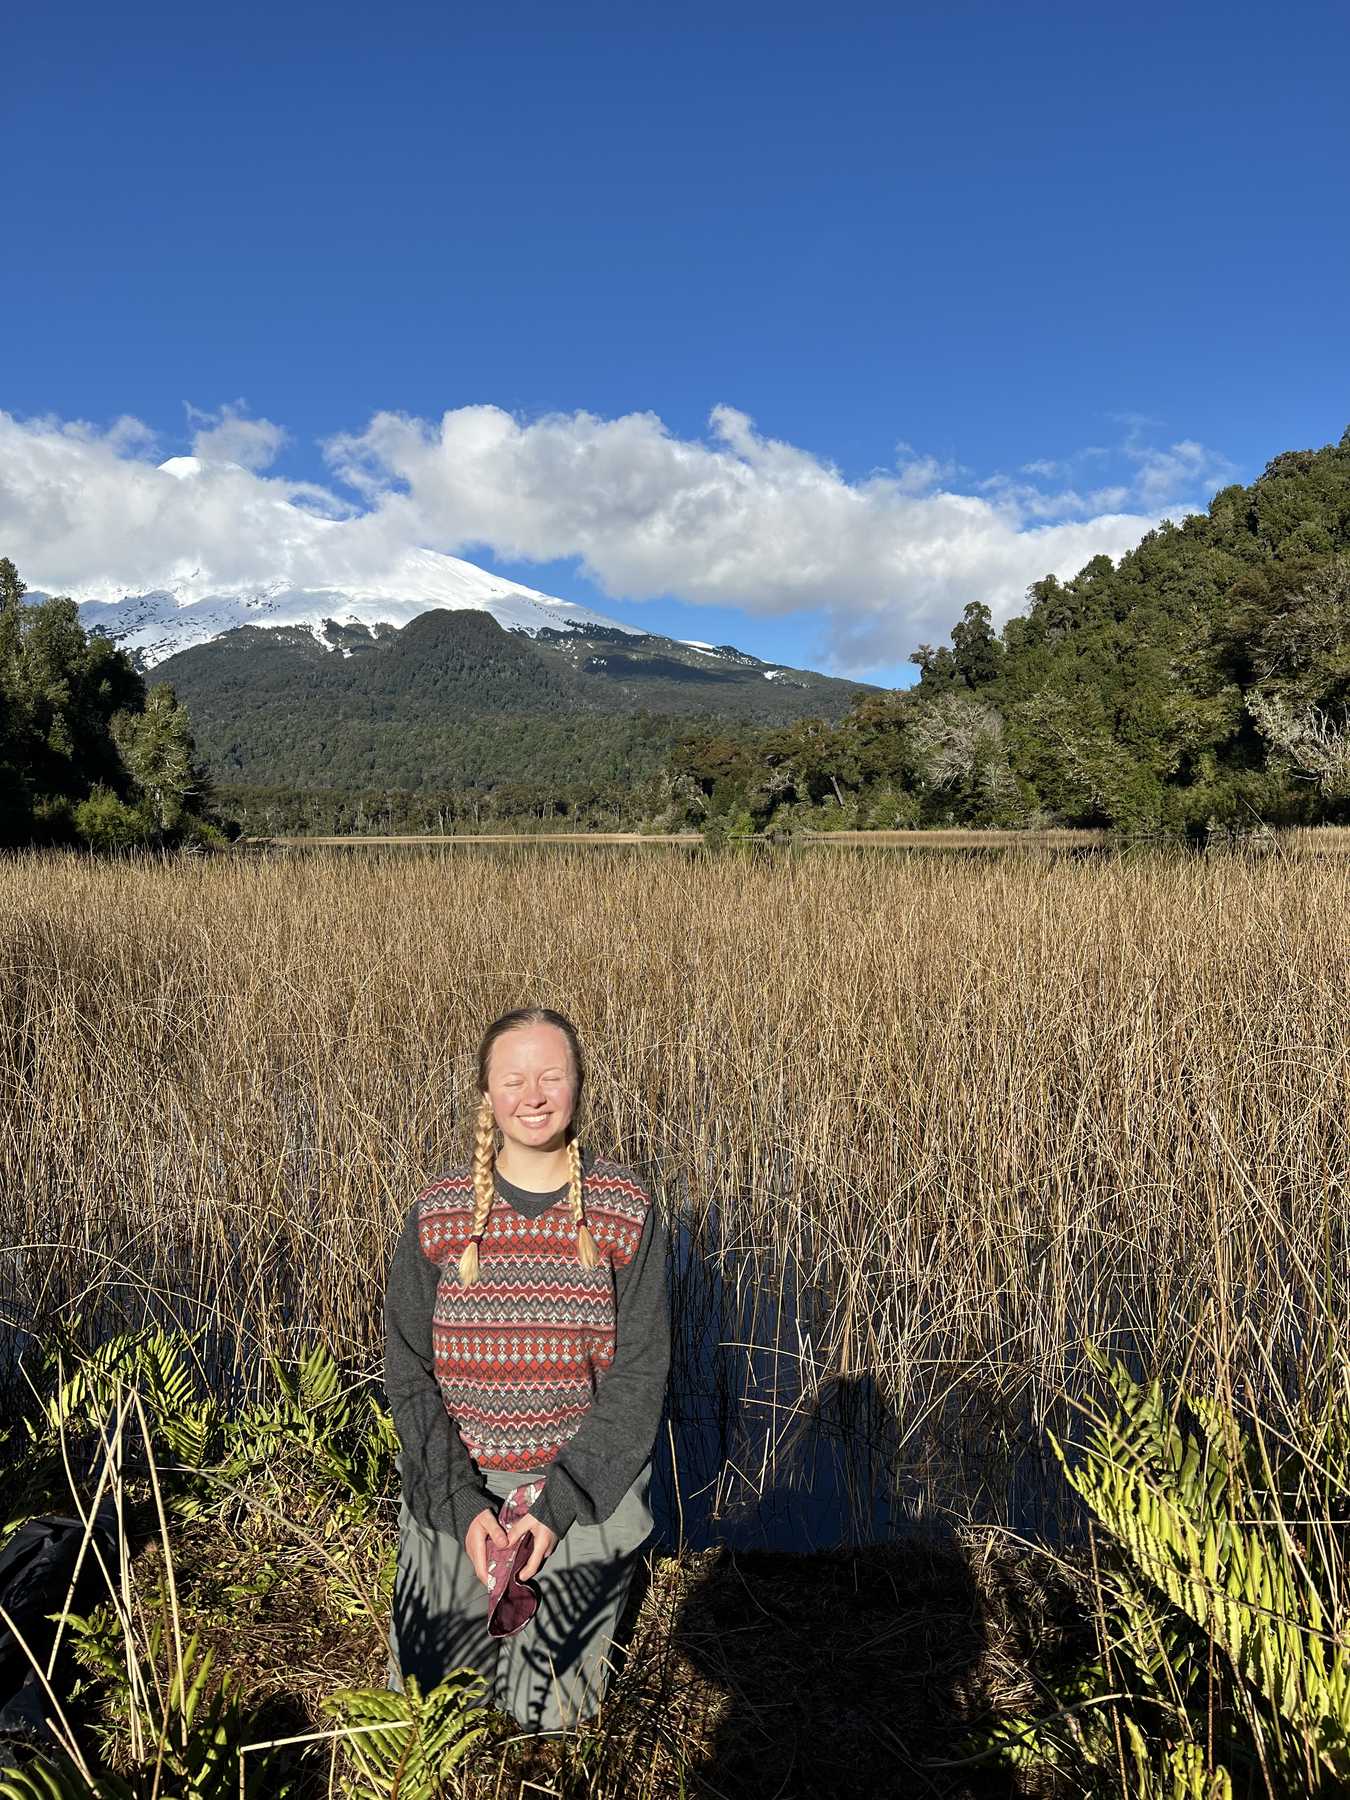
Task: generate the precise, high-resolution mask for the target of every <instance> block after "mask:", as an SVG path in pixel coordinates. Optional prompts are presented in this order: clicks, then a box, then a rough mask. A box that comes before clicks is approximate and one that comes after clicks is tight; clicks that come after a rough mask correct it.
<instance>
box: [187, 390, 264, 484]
mask: <svg viewBox="0 0 1350 1800" xmlns="http://www.w3.org/2000/svg"><path fill="white" fill-rule="evenodd" d="M187 416H188V422H189V424H192V425H196V426H197V430H196V432H195V433H194V434H193V438H192V454H193V455H194V456H196V457H199V458H200V459H201V461H202V462H232V463H237V464H238V466H239V467H240V468H243V469H253V470H255V471H257V470H261V469H268V468H270V467H271V466H272V464H273V463H274V462H275V461H276V459H277V456H278V454H279V453H280V451H281V448H282V446H283V445H284V444H285V443H286V442H287V441H288V440H287V433H286V430H285V427H284V426H281V425H274V424H273V423H272V421H271V420H270V419H250V418H249V417H248V416H247V412H246V410H245V406H244V402H243V401H242V400H235V401H226V403H225V405H224V406H222V407H221V409H220V411H219V412H216V413H211V412H203V411H202V410H201V408H200V407H196V406H192V405H191V404H189V405H188V408H187Z"/></svg>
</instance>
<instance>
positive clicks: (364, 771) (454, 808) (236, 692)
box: [151, 610, 874, 830]
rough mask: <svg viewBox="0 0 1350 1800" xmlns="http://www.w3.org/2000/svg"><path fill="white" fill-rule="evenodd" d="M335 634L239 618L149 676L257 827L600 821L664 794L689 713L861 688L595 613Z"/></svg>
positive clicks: (744, 716)
mask: <svg viewBox="0 0 1350 1800" xmlns="http://www.w3.org/2000/svg"><path fill="white" fill-rule="evenodd" d="M328 642H329V644H330V645H331V648H325V647H324V646H323V645H321V644H319V643H318V642H316V640H315V638H314V637H313V635H312V634H311V633H310V632H309V631H307V630H303V629H299V628H290V629H261V630H260V629H252V628H244V629H240V630H236V631H230V632H227V633H226V634H225V635H224V636H222V637H220V638H218V639H216V640H215V642H213V643H210V644H203V645H199V646H197V647H195V648H193V649H190V650H185V651H183V652H181V653H180V654H178V655H176V656H172V657H169V658H168V659H167V660H166V661H164V662H162V663H160V664H159V665H158V666H157V667H156V668H155V670H154V673H153V675H152V677H151V679H152V680H153V681H158V680H166V681H170V682H172V684H173V686H174V688H175V690H176V692H177V693H179V694H180V695H181V696H182V698H183V700H184V702H185V703H186V704H187V706H188V707H189V709H190V711H191V714H192V721H193V728H194V730H195V732H196V734H197V739H198V742H199V744H200V745H201V748H202V751H203V754H204V756H205V758H206V761H207V764H208V766H209V768H210V770H211V772H212V775H213V776H214V777H215V778H216V779H217V780H218V781H219V782H220V783H221V784H223V785H222V789H221V791H222V796H223V798H224V799H225V800H226V801H227V802H228V803H229V804H230V806H231V809H232V810H233V811H234V812H235V814H236V816H238V817H239V818H240V819H241V821H242V822H244V823H245V824H247V825H249V826H250V827H252V826H253V825H260V824H262V825H266V828H267V829H272V830H275V829H280V828H281V826H282V825H285V826H287V827H291V828H297V829H307V828H310V827H313V828H322V829H326V830H343V829H349V828H353V827H354V826H357V825H358V821H364V820H367V819H370V818H374V817H379V818H380V819H381V820H382V821H383V822H384V824H385V825H386V827H388V828H392V827H393V826H394V825H396V824H402V825H404V826H406V827H408V828H418V827H421V826H423V825H424V824H425V823H426V822H427V821H428V820H431V821H433V823H432V826H431V828H433V829H434V828H435V822H436V821H446V820H447V818H448V819H449V820H455V821H460V822H463V821H465V820H467V821H469V822H471V823H477V824H482V823H484V822H485V820H493V821H498V820H501V819H502V818H510V817H521V818H529V817H530V816H537V817H540V818H556V817H559V816H565V817H568V818H572V819H575V820H576V821H577V822H579V823H609V824H613V823H614V819H615V816H616V813H615V809H616V807H617V809H618V813H619V814H620V815H624V816H625V822H626V815H627V814H629V813H631V812H632V810H633V808H634V807H638V808H640V809H644V810H645V809H649V808H650V806H651V805H652V804H654V803H655V804H658V805H659V804H660V803H661V801H660V794H659V792H657V793H655V795H654V794H653V793H652V792H650V791H649V787H650V784H651V783H652V782H655V784H656V789H657V790H660V788H661V785H662V783H663V781H665V780H666V779H667V777H666V773H665V772H666V770H667V768H668V764H669V759H670V755H671V751H672V748H673V746H674V744H675V743H676V741H677V740H678V738H679V737H680V736H681V734H682V733H684V732H687V731H688V730H689V729H690V728H691V726H692V725H694V724H695V723H696V722H700V721H701V722H703V723H704V724H705V725H706V724H713V725H718V724H729V725H751V726H758V725H763V724H767V723H769V722H773V721H790V720H793V719H795V718H799V717H800V716H802V715H803V714H804V713H816V712H823V713H825V714H827V715H828V716H830V717H833V718H839V717H841V716H842V715H843V714H844V713H845V712H846V711H847V709H848V706H849V704H850V703H851V701H852V700H853V699H854V697H855V696H856V695H858V694H860V693H866V692H868V691H874V690H868V689H867V688H865V687H864V686H863V685H862V684H860V683H857V682H849V681H839V680H834V679H832V678H830V677H828V676H824V675H817V674H815V673H814V672H812V671H810V670H799V669H790V668H786V667H782V666H780V665H777V664H767V663H763V662H761V661H759V660H758V659H757V658H755V657H751V656H746V655H744V654H743V653H742V652H740V651H738V650H736V649H735V648H733V647H732V646H730V645H721V646H717V647H713V646H695V645H687V644H681V643H678V642H676V641H675V640H672V639H669V638H664V637H658V636H655V635H651V636H640V635H639V636H634V635H631V634H627V633H624V632H621V631H610V630H605V629H603V628H596V627H593V628H591V629H589V630H586V631H577V630H566V631H547V630H546V631H540V632H538V633H537V634H534V635H530V634H528V633H526V632H523V631H511V630H505V629H503V628H502V626H501V625H499V624H498V623H497V622H496V621H495V620H494V619H493V618H491V617H490V615H488V614H487V613H485V612H479V611H473V610H462V611H447V610H436V611H432V612H427V613H424V614H423V615H422V616H421V617H420V618H417V619H414V620H412V621H411V623H409V624H407V625H405V626H404V627H403V628H402V629H401V630H394V629H393V628H391V627H376V628H375V630H374V631H373V632H372V631H370V630H368V629H366V628H365V627H362V626H356V627H351V626H340V625H330V626H329V627H328ZM264 794H265V798H264ZM414 797H417V798H414ZM259 806H262V807H263V808H264V812H263V814H261V815H260V814H259V811H258V808H259Z"/></svg>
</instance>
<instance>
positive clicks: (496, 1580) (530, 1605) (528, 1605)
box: [487, 1481, 544, 1638]
mask: <svg viewBox="0 0 1350 1800" xmlns="http://www.w3.org/2000/svg"><path fill="white" fill-rule="evenodd" d="M543 1491H544V1484H543V1482H542V1481H525V1482H522V1483H521V1485H520V1486H519V1487H517V1488H512V1489H511V1492H510V1493H509V1494H508V1495H507V1496H506V1498H505V1500H503V1501H502V1507H501V1511H500V1512H499V1513H498V1514H497V1520H498V1523H499V1524H501V1525H502V1526H505V1527H509V1526H511V1525H514V1524H515V1522H516V1520H517V1519H523V1518H524V1516H525V1514H526V1513H527V1512H528V1511H529V1510H530V1508H531V1507H532V1506H533V1505H534V1503H535V1501H536V1500H537V1499H538V1498H539V1496H540V1495H541V1494H542V1493H543ZM533 1549H534V1533H533V1532H532V1531H525V1532H522V1533H521V1535H520V1537H519V1538H518V1539H517V1540H516V1542H515V1544H514V1546H512V1547H509V1548H508V1549H505V1550H499V1549H498V1548H497V1546H496V1545H495V1544H494V1543H492V1542H491V1541H490V1540H489V1542H488V1546H487V1566H488V1574H489V1575H490V1576H491V1577H492V1588H491V1590H490V1592H489V1594H488V1636H489V1637H495V1638H503V1637H511V1636H512V1635H513V1633H515V1632H517V1631H519V1630H520V1628H521V1627H522V1626H523V1625H528V1624H529V1622H530V1620H531V1619H532V1618H533V1617H534V1615H535V1613H536V1612H537V1611H538V1608H539V1596H538V1594H536V1593H535V1591H534V1589H533V1588H532V1587H529V1586H527V1584H526V1583H525V1582H523V1581H521V1579H520V1571H521V1570H522V1569H523V1568H524V1567H525V1564H526V1563H527V1562H528V1561H529V1560H530V1554H531V1552H532V1551H533Z"/></svg>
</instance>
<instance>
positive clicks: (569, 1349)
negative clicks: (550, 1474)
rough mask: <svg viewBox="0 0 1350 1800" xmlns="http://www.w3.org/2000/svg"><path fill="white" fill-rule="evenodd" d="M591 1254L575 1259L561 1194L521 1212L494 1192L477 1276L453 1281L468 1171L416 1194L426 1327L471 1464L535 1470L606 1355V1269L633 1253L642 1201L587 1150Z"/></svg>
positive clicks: (609, 1351)
mask: <svg viewBox="0 0 1350 1800" xmlns="http://www.w3.org/2000/svg"><path fill="white" fill-rule="evenodd" d="M582 1193H583V1200H584V1205H585V1209H586V1223H587V1225H588V1227H589V1228H590V1233H591V1236H592V1237H593V1238H594V1239H595V1243H596V1248H597V1249H598V1250H599V1252H600V1261H599V1263H598V1264H597V1266H596V1267H595V1268H594V1269H587V1268H583V1267H582V1265H581V1262H580V1261H579V1260H578V1257H577V1246H576V1228H575V1226H574V1224H573V1222H572V1210H571V1207H570V1206H569V1204H568V1201H567V1197H566V1195H564V1196H563V1198H562V1199H561V1200H559V1201H557V1202H555V1204H554V1205H552V1206H550V1207H549V1208H548V1209H547V1210H546V1211H545V1212H543V1213H541V1214H540V1216H539V1217H538V1218H537V1219H527V1218H526V1217H525V1216H524V1215H523V1214H522V1213H518V1212H517V1211H516V1210H515V1208H514V1207H513V1206H511V1205H510V1204H509V1203H508V1202H507V1201H505V1200H503V1199H502V1198H501V1196H500V1195H498V1197H497V1198H496V1200H495V1201H494V1202H493V1206H492V1211H491V1212H490V1213H489V1214H488V1222H487V1225H486V1227H485V1228H484V1234H483V1241H482V1243H481V1244H480V1245H479V1246H478V1258H479V1266H478V1280H477V1281H476V1282H474V1283H473V1284H472V1285H471V1286H469V1287H461V1286H460V1284H459V1258H460V1254H461V1252H462V1251H463V1249H464V1246H465V1245H466V1244H467V1243H468V1241H469V1237H470V1234H471V1232H472V1230H473V1176H472V1173H471V1171H470V1170H469V1169H468V1168H464V1169H456V1170H454V1171H453V1172H452V1173H451V1174H449V1175H446V1176H443V1177H442V1178H441V1179H440V1180H438V1181H433V1182H432V1183H431V1184H430V1186H429V1187H427V1188H425V1189H424V1190H423V1192H422V1193H421V1195H419V1197H418V1215H419V1216H418V1234H419V1239H420V1242H421V1246H422V1252H423V1254H424V1255H425V1256H427V1257H429V1258H430V1259H431V1261H432V1262H434V1263H436V1264H437V1265H438V1267H439V1269H440V1280H439V1282H438V1284H437V1287H436V1301H435V1308H434V1311H433V1313H432V1324H431V1335H432V1350H433V1355H434V1359H435V1368H436V1380H437V1383H438V1384H439V1386H440V1390H441V1396H442V1398H443V1399H444V1401H445V1407H446V1411H447V1412H448V1413H449V1414H450V1416H451V1418H452V1419H453V1420H454V1421H455V1424H456V1425H457V1427H458V1429H459V1435H460V1437H461V1438H462V1439H463V1442H464V1447H465V1448H466V1449H467V1450H468V1452H469V1454H470V1456H471V1457H472V1458H473V1459H474V1461H475V1462H476V1463H477V1465H478V1467H479V1468H480V1469H520V1470H527V1469H537V1468H540V1467H542V1466H543V1465H544V1464H546V1463H550V1462H552V1461H553V1459H554V1457H555V1456H556V1455H557V1454H558V1451H559V1450H560V1449H561V1448H562V1446H563V1445H564V1444H565V1443H566V1442H567V1440H568V1439H569V1438H570V1437H571V1436H572V1435H573V1433H574V1432H575V1431H576V1430H577V1428H578V1426H579V1425H580V1424H581V1421H582V1420H583V1418H584V1417H585V1416H586V1412H587V1410H588V1408H589V1407H590V1404H591V1401H592V1399H593V1397H594V1395H595V1394H596V1392H597V1391H598V1388H599V1386H600V1382H601V1380H602V1378H603V1376H604V1374H605V1371H606V1370H607V1369H608V1368H609V1367H610V1365H611V1364H612V1363H613V1361H614V1341H615V1287H614V1271H615V1269H616V1268H620V1267H623V1266H624V1265H625V1264H627V1263H629V1262H631V1260H632V1258H633V1255H634V1253H635V1252H636V1250H637V1246H638V1240H639V1238H640V1237H641V1235H642V1226H643V1222H644V1220H645V1219H646V1216H647V1209H648V1207H649V1206H650V1204H651V1202H650V1200H649V1198H648V1196H647V1194H646V1193H645V1192H644V1190H643V1189H642V1188H641V1187H640V1186H639V1185H638V1183H637V1182H636V1181H635V1180H634V1179H633V1177H632V1175H631V1174H629V1172H628V1171H627V1170H626V1169H623V1168H621V1167H620V1166H619V1165H618V1164H617V1163H611V1162H604V1161H601V1160H599V1159H596V1160H595V1161H594V1163H593V1164H592V1166H591V1168H590V1169H589V1170H588V1171H587V1172H586V1174H585V1176H584V1181H583V1189H582Z"/></svg>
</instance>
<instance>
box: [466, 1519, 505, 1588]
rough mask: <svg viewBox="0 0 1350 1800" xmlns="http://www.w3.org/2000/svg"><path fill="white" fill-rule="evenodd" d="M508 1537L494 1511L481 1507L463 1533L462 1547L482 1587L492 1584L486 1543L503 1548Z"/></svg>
mask: <svg viewBox="0 0 1350 1800" xmlns="http://www.w3.org/2000/svg"><path fill="white" fill-rule="evenodd" d="M508 1543H509V1538H508V1536H507V1532H506V1529H505V1527H504V1526H503V1525H502V1524H501V1522H500V1520H499V1519H498V1518H497V1515H496V1513H493V1512H489V1511H488V1509H487V1508H486V1507H484V1508H483V1510H482V1512H480V1513H479V1514H478V1515H477V1516H476V1517H475V1519H474V1521H473V1523H472V1524H471V1525H470V1526H469V1529H468V1530H467V1531H466V1532H465V1534H464V1548H465V1549H466V1550H467V1551H468V1553H469V1561H470V1562H471V1563H472V1564H473V1572H474V1574H475V1575H476V1576H477V1577H478V1579H479V1580H480V1581H481V1582H482V1584H483V1586H484V1587H487V1588H490V1587H491V1586H492V1571H491V1570H490V1569H489V1568H488V1557H487V1553H488V1545H489V1544H492V1545H493V1546H494V1547H495V1548H496V1549H498V1550H505V1549H506V1547H507V1545H508Z"/></svg>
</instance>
